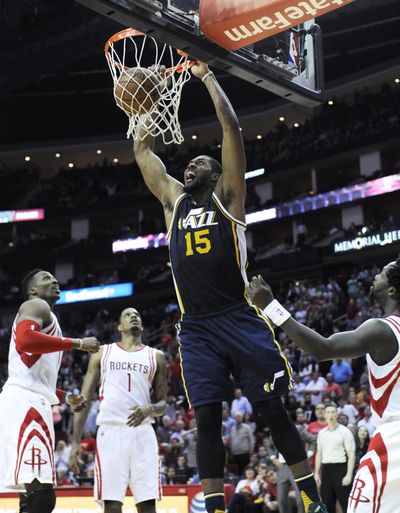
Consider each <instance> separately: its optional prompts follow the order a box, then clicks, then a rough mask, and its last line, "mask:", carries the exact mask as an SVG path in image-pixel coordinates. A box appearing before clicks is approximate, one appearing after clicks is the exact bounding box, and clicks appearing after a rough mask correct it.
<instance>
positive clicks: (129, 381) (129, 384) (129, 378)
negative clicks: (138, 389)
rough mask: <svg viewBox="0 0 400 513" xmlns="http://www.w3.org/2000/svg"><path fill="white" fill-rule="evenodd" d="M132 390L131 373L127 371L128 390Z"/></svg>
mask: <svg viewBox="0 0 400 513" xmlns="http://www.w3.org/2000/svg"><path fill="white" fill-rule="evenodd" d="M131 390H132V376H131V373H130V372H128V392H130V391H131Z"/></svg>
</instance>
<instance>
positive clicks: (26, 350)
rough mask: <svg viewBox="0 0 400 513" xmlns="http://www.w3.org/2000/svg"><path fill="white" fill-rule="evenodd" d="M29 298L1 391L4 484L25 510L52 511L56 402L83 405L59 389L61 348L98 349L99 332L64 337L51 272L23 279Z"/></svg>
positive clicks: (16, 326) (0, 463)
mask: <svg viewBox="0 0 400 513" xmlns="http://www.w3.org/2000/svg"><path fill="white" fill-rule="evenodd" d="M22 292H23V294H24V298H25V299H26V301H25V302H24V303H22V305H21V306H20V308H19V311H18V314H17V316H16V318H15V322H14V324H13V327H12V334H11V341H10V348H9V356H8V379H7V381H6V383H5V384H4V387H3V391H2V393H1V394H0V418H1V419H2V420H1V422H0V488H1V489H5V490H7V491H10V490H14V491H18V492H26V493H23V494H22V493H21V495H20V497H21V500H20V513H22V512H24V513H39V512H40V513H50V512H51V511H53V508H54V505H55V495H54V490H53V485H54V484H55V469H54V425H53V416H52V410H51V406H52V405H53V404H57V403H58V402H59V401H60V400H65V402H67V403H68V404H69V405H70V406H71V408H72V410H73V411H79V409H80V408H83V407H84V405H85V403H86V399H85V397H84V396H83V395H81V394H65V392H64V391H63V390H60V389H56V385H57V375H58V370H59V367H60V363H61V357H62V351H64V350H70V349H72V348H76V349H81V350H82V351H89V352H96V351H98V350H99V342H98V340H97V339H95V338H94V337H89V338H84V339H82V340H81V339H70V338H63V337H62V333H61V329H60V326H59V324H58V321H57V317H56V316H55V315H54V313H53V311H52V310H53V308H54V305H55V304H56V302H57V300H58V299H59V297H60V287H59V285H58V282H57V280H56V278H55V277H54V276H53V275H52V274H51V273H49V272H47V271H43V270H41V269H34V270H33V271H31V272H29V273H28V274H27V275H26V276H25V278H24V279H23V281H22Z"/></svg>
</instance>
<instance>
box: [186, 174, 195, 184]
mask: <svg viewBox="0 0 400 513" xmlns="http://www.w3.org/2000/svg"><path fill="white" fill-rule="evenodd" d="M195 178H196V173H195V172H194V171H187V172H186V174H185V181H186V183H190V182H193V180H194V179H195Z"/></svg>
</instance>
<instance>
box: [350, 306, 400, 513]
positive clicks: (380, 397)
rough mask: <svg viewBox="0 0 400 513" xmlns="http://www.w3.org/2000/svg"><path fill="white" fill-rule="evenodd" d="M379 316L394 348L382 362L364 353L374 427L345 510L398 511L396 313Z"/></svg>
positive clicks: (399, 334)
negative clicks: (394, 337)
mask: <svg viewBox="0 0 400 513" xmlns="http://www.w3.org/2000/svg"><path fill="white" fill-rule="evenodd" d="M381 320H382V322H384V323H386V324H387V325H388V326H390V328H391V329H392V331H393V333H394V335H395V336H396V339H397V342H398V351H397V354H396V356H395V357H394V358H393V359H392V360H391V361H390V362H389V363H387V364H385V365H377V364H376V363H375V362H374V361H373V360H372V358H371V356H370V355H367V364H368V372H369V382H370V389H371V410H372V422H373V424H374V425H376V426H377V429H376V431H375V432H374V436H373V437H372V439H371V442H370V445H369V447H368V452H367V454H366V455H365V456H364V457H363V458H362V459H361V461H360V466H359V468H358V471H357V474H356V476H355V478H354V482H353V488H352V491H351V493H350V497H349V506H348V509H347V513H397V512H400V316H398V315H391V316H389V317H387V318H385V319H381Z"/></svg>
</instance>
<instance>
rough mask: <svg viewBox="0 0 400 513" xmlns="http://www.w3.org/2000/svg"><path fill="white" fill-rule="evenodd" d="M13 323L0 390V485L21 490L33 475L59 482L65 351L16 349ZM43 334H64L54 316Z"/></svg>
mask: <svg viewBox="0 0 400 513" xmlns="http://www.w3.org/2000/svg"><path fill="white" fill-rule="evenodd" d="M15 329H16V322H14V325H13V328H12V333H11V341H10V349H9V353H8V379H7V381H6V383H5V385H4V387H3V392H2V393H1V394H0V419H1V422H0V487H1V488H7V489H10V488H11V489H16V490H18V491H23V490H24V489H25V488H24V483H30V482H32V481H33V480H34V479H35V478H36V479H38V480H39V481H40V482H42V483H55V470H54V424H53V416H52V410H51V405H52V404H57V403H58V402H59V400H58V398H57V395H56V393H55V392H56V384H57V375H58V370H59V368H60V364H61V358H62V351H58V352H55V353H47V354H41V355H33V354H30V353H20V352H18V350H17V348H16V344H15ZM41 331H42V333H45V334H47V335H53V336H57V337H61V336H62V333H61V329H60V325H59V324H58V321H57V318H56V316H55V315H54V314H53V313H51V324H50V325H49V326H48V327H46V328H44V329H42V330H41Z"/></svg>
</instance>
